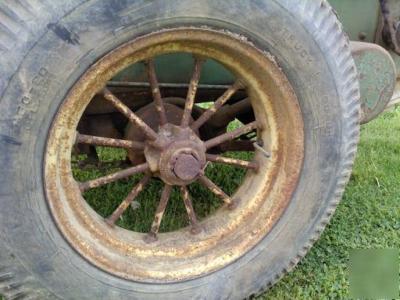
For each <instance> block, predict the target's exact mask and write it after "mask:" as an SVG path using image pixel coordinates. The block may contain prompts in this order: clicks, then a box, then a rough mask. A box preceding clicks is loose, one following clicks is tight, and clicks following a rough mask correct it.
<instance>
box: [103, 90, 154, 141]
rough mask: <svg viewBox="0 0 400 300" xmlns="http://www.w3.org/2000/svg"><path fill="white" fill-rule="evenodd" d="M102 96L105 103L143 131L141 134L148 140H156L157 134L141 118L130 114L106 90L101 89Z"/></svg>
mask: <svg viewBox="0 0 400 300" xmlns="http://www.w3.org/2000/svg"><path fill="white" fill-rule="evenodd" d="M103 96H104V98H105V99H106V100H107V101H109V102H111V104H113V105H114V107H115V108H116V109H117V110H118V111H119V112H120V113H122V114H123V115H124V116H126V117H127V118H128V120H129V121H130V122H132V123H133V124H135V125H136V126H137V127H139V128H140V129H141V130H142V131H143V133H144V134H145V135H146V137H147V138H149V139H150V140H156V139H157V133H155V132H154V130H153V129H151V128H150V127H149V126H148V125H147V124H146V123H145V122H143V120H142V119H141V118H139V117H138V116H137V115H136V114H135V113H134V112H132V111H131V109H130V108H129V107H128V106H126V105H125V104H124V103H123V102H122V101H121V100H119V99H118V98H117V97H116V96H115V95H114V94H113V93H111V92H110V91H109V90H108V89H103Z"/></svg>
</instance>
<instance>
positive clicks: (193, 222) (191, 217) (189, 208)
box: [181, 186, 200, 234]
mask: <svg viewBox="0 0 400 300" xmlns="http://www.w3.org/2000/svg"><path fill="white" fill-rule="evenodd" d="M181 193H182V198H183V203H184V204H185V207H186V212H187V214H188V217H189V222H190V224H191V225H192V229H191V232H192V233H193V234H197V233H199V232H200V226H199V224H198V221H197V217H196V213H195V211H194V209H193V204H192V199H190V195H189V191H188V189H187V187H186V186H181Z"/></svg>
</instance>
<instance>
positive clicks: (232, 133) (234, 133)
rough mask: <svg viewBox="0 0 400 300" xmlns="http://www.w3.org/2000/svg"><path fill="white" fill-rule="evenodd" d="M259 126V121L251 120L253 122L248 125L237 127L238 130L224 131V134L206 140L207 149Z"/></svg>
mask: <svg viewBox="0 0 400 300" xmlns="http://www.w3.org/2000/svg"><path fill="white" fill-rule="evenodd" d="M257 127H258V122H257V121H254V122H251V123H249V124H247V125H244V126H242V127H240V128H238V129H236V130H233V131H229V132H227V133H224V134H222V135H220V136H217V137H215V138H213V139H211V140H208V141H206V142H205V146H206V148H207V149H210V148H213V147H215V146H217V145H219V144H222V143H224V142H227V141H229V140H233V139H235V138H237V137H238V136H241V135H243V134H245V133H248V132H250V131H252V130H254V129H257Z"/></svg>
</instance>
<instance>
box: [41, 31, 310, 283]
mask: <svg viewBox="0 0 400 300" xmlns="http://www.w3.org/2000/svg"><path fill="white" fill-rule="evenodd" d="M171 52H184V53H190V54H191V55H192V56H193V60H194V70H193V73H192V75H191V78H190V82H189V85H188V91H187V98H186V100H184V101H183V103H181V108H180V109H178V108H177V107H178V106H174V109H175V110H177V112H176V113H175V114H171V110H172V109H171V106H172V104H170V103H169V102H168V101H167V100H168V99H163V96H162V89H161V88H160V84H159V82H158V78H157V72H156V68H155V59H156V58H157V56H159V55H163V54H165V53H171ZM207 59H213V60H215V61H218V62H219V63H221V64H222V65H224V66H225V67H226V68H227V69H229V70H230V71H231V72H232V74H234V75H235V77H236V78H237V79H236V81H235V82H233V83H232V85H231V86H229V87H228V88H227V89H226V90H225V91H222V93H221V96H220V97H218V98H217V99H215V100H214V102H213V103H211V104H209V106H208V108H203V109H200V108H199V107H198V105H197V104H196V101H201V100H200V99H198V98H197V97H196V93H197V90H198V87H199V82H200V79H201V70H202V66H203V65H204V64H205V62H206V61H207ZM134 63H143V64H144V66H145V68H146V73H147V76H148V80H149V86H150V89H151V94H152V98H153V99H152V100H151V102H150V103H149V104H147V106H145V107H144V108H141V109H139V110H136V111H133V110H132V109H131V108H130V107H129V106H128V105H127V104H125V103H124V102H123V101H122V100H121V99H119V98H118V97H117V96H116V95H115V94H114V93H113V92H112V91H111V90H110V89H109V88H106V85H107V82H108V80H109V79H110V78H112V77H113V76H114V75H115V74H116V73H117V72H118V71H120V70H122V69H124V68H125V67H127V66H129V65H131V64H134ZM259 65H265V66H266V67H265V69H266V71H265V72H263V73H262V74H260V72H259V69H258V66H259ZM239 90H243V91H246V93H247V97H248V98H247V99H246V100H245V102H246V103H247V105H243V103H240V101H239V102H236V104H233V105H230V106H235V105H236V106H237V107H239V106H242V107H247V110H248V109H249V107H248V106H249V105H250V110H251V111H252V114H251V115H253V118H254V119H253V120H251V121H250V122H248V123H247V124H242V125H240V122H238V121H237V124H239V125H237V126H236V128H233V129H229V130H228V129H225V132H221V133H215V134H214V135H213V136H212V137H211V138H204V137H203V136H202V134H201V129H202V127H203V126H207V124H209V123H208V122H210V120H212V119H214V120H215V119H216V118H215V117H216V115H218V113H219V112H225V111H226V110H227V108H228V103H229V101H230V99H231V98H232V96H233V95H234V94H235V93H237V92H238V91H239ZM95 94H100V95H102V96H103V97H104V99H105V101H107V102H108V103H110V104H111V105H112V106H113V107H114V108H115V109H116V110H117V111H118V112H119V113H120V115H121V117H123V118H125V119H126V120H127V121H128V123H129V125H128V127H127V128H128V129H127V135H126V137H125V139H113V138H107V137H99V136H87V135H85V134H83V133H77V127H78V123H79V120H80V118H81V116H82V114H83V113H84V111H85V108H86V107H87V106H88V104H89V103H90V101H91V99H92V97H93V95H95ZM230 106H229V107H230ZM199 110H200V113H197V116H196V115H195V114H194V112H195V111H199ZM233 111H235V109H233ZM236 111H240V110H239V109H236ZM171 115H172V116H171ZM235 116H236V115H235V114H234V115H233V118H232V120H235ZM227 124H229V122H227ZM199 130H200V133H199ZM302 130H303V125H302V119H301V115H300V110H299V106H298V104H297V100H296V97H295V95H294V93H293V92H292V90H291V87H290V85H289V83H288V81H287V80H286V78H285V76H284V75H283V73H282V72H281V71H280V70H279V69H278V68H277V67H276V65H275V64H274V62H273V61H272V60H271V59H270V58H269V57H267V56H265V55H264V54H263V53H262V52H260V51H258V50H257V49H256V48H255V47H254V46H252V45H250V44H247V43H244V42H242V41H240V40H237V39H236V38H235V37H233V36H230V35H229V34H223V33H220V32H216V31H211V30H194V29H193V30H171V31H166V32H164V33H159V34H152V35H148V36H145V37H143V38H140V39H137V40H135V41H133V42H130V43H128V44H125V45H123V46H121V47H120V48H118V49H116V50H114V51H113V52H111V53H109V54H108V55H107V56H105V57H104V58H103V59H102V60H100V61H99V62H98V63H96V64H95V65H94V66H93V67H92V68H91V69H90V70H89V71H88V72H87V73H86V74H85V75H84V76H83V77H82V78H81V79H80V80H79V82H77V83H76V85H75V87H74V89H73V90H72V91H71V93H70V94H69V96H68V99H66V100H65V102H64V104H63V105H62V107H61V108H60V109H59V112H58V116H57V119H56V120H55V122H54V124H53V129H52V131H51V134H50V136H49V140H48V150H47V156H46V163H45V164H46V190H47V193H48V198H49V204H50V206H51V209H52V211H53V214H54V216H55V219H56V221H57V222H58V224H59V226H60V229H61V230H62V231H63V232H64V234H65V235H66V237H67V238H68V240H69V241H70V243H71V244H72V245H73V246H74V247H75V248H76V249H77V250H78V251H79V252H80V253H81V254H82V255H83V256H85V257H86V258H87V259H89V260H90V261H91V262H92V263H94V264H96V265H97V266H99V267H101V268H103V269H105V270H107V271H109V272H111V273H114V274H117V275H119V276H122V277H124V278H131V279H135V280H140V281H176V280H183V279H189V278H193V277H197V276H200V275H204V274H206V273H209V272H212V271H215V270H217V269H218V268H221V267H223V266H225V265H227V264H229V263H230V262H232V261H234V260H235V259H237V258H238V257H240V256H241V255H243V253H245V252H246V250H247V249H250V248H251V247H253V246H254V245H255V244H256V243H257V242H258V241H259V240H260V239H261V238H262V237H263V236H265V234H266V233H267V232H268V231H269V230H270V229H271V228H272V226H273V225H274V223H275V222H276V221H277V219H279V216H280V215H281V214H282V212H283V211H284V209H285V207H286V206H287V204H288V201H289V199H290V196H291V194H292V192H293V188H294V186H295V184H296V181H297V179H298V175H299V172H300V168H301V165H302V157H303V131H302ZM138 132H140V134H141V138H137V136H138ZM246 143H247V144H246ZM76 144H89V145H93V146H99V145H100V146H110V147H116V148H123V149H128V150H127V151H128V152H129V153H133V155H134V156H135V155H136V157H138V156H140V157H141V159H142V161H141V163H138V164H136V165H133V166H131V167H128V168H124V169H121V170H119V171H116V172H114V173H111V174H107V175H105V176H102V177H99V178H95V179H92V180H89V181H85V182H77V181H76V180H75V179H74V178H73V176H72V175H71V174H72V169H71V151H72V148H73V146H74V145H76ZM243 145H244V146H243ZM240 150H241V151H243V150H245V151H248V152H249V153H251V157H252V160H244V159H238V158H230V157H227V156H226V155H225V154H224V153H225V152H226V151H240ZM210 163H211V164H218V165H220V164H223V165H231V166H235V167H239V168H242V169H244V170H245V171H246V175H245V176H244V178H243V180H242V182H241V183H240V184H239V185H238V187H237V189H236V191H235V192H234V193H233V194H229V195H228V194H227V193H226V192H225V191H224V190H223V188H221V187H220V186H219V185H218V184H217V183H216V182H214V181H213V179H212V178H209V177H208V175H207V167H208V166H209V165H210ZM132 164H134V163H133V162H132ZM261 170H262V171H261ZM135 174H142V177H141V179H140V180H139V181H138V182H137V183H136V184H134V185H133V186H132V188H131V190H130V192H129V193H128V194H127V195H126V197H125V198H124V199H120V202H119V205H118V206H117V207H116V208H115V209H114V211H113V212H112V213H111V214H109V215H108V216H106V217H105V218H104V219H103V218H101V217H99V215H97V213H96V212H95V211H93V210H92V209H91V208H90V207H88V205H87V204H86V202H85V200H84V198H83V196H82V192H86V191H89V190H91V189H95V188H99V187H101V186H104V185H107V184H110V183H113V182H117V181H119V180H122V179H126V178H130V177H132V176H133V175H135ZM223 176H229V174H223ZM154 180H158V181H161V182H162V183H163V184H162V185H161V186H162V187H161V189H162V191H160V192H159V195H160V198H159V200H158V205H157V206H158V207H157V209H156V211H154V212H153V213H154V218H153V219H152V221H151V223H152V226H151V227H150V228H148V230H147V233H140V232H132V231H128V230H125V229H123V228H121V227H120V226H117V224H118V221H119V220H120V218H121V217H122V216H123V214H124V213H125V211H126V210H127V209H128V208H129V207H130V206H131V204H132V203H133V201H135V199H136V198H137V197H138V196H139V195H140V193H142V192H143V191H145V190H146V187H147V186H148V184H149V182H152V181H154ZM193 183H196V184H200V185H201V186H204V188H206V189H207V190H209V191H210V192H211V194H214V195H215V196H216V197H217V198H218V199H220V202H221V204H222V205H221V206H220V208H219V209H217V210H216V211H215V212H214V213H212V214H211V215H207V216H205V217H203V218H201V219H199V217H198V216H197V213H196V211H195V209H194V205H193V201H194V200H193V199H192V196H191V195H190V189H189V188H188V187H189V186H190V185H191V184H193ZM175 189H178V190H180V194H181V195H180V198H181V200H182V201H183V204H184V207H185V210H186V213H187V216H186V219H187V221H188V224H189V227H188V228H187V229H186V228H180V229H178V230H175V231H170V232H162V233H160V225H161V224H162V222H163V216H164V213H165V210H166V209H168V201H169V198H170V195H171V192H172V191H174V190H175ZM141 201H142V202H143V201H147V200H143V199H142V200H141ZM196 201H199V200H196ZM200 201H201V200H200ZM98 251H101V256H100V252H98ZM186 259H190V260H191V265H190V267H189V266H187V265H186V266H185V265H182V261H184V260H186ZM204 260H207V261H208V263H207V264H204V263H203V261H204ZM165 266H168V267H167V268H166V267H165Z"/></svg>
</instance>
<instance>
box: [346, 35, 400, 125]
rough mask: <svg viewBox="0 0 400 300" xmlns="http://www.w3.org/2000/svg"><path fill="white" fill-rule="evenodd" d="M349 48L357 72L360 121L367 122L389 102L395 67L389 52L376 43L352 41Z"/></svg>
mask: <svg viewBox="0 0 400 300" xmlns="http://www.w3.org/2000/svg"><path fill="white" fill-rule="evenodd" d="M351 48H352V54H353V57H354V60H355V62H356V66H357V70H358V73H359V81H360V90H361V108H362V117H361V123H367V122H369V121H371V120H373V119H374V118H376V117H377V116H378V115H379V114H380V113H381V112H382V111H383V110H384V109H385V107H386V106H387V104H388V103H389V102H390V100H391V98H392V95H393V91H394V87H395V83H396V67H395V65H394V62H393V59H392V57H391V56H390V54H389V53H388V52H387V51H386V50H385V49H384V48H382V47H380V46H378V45H375V44H371V43H362V42H352V43H351Z"/></svg>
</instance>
